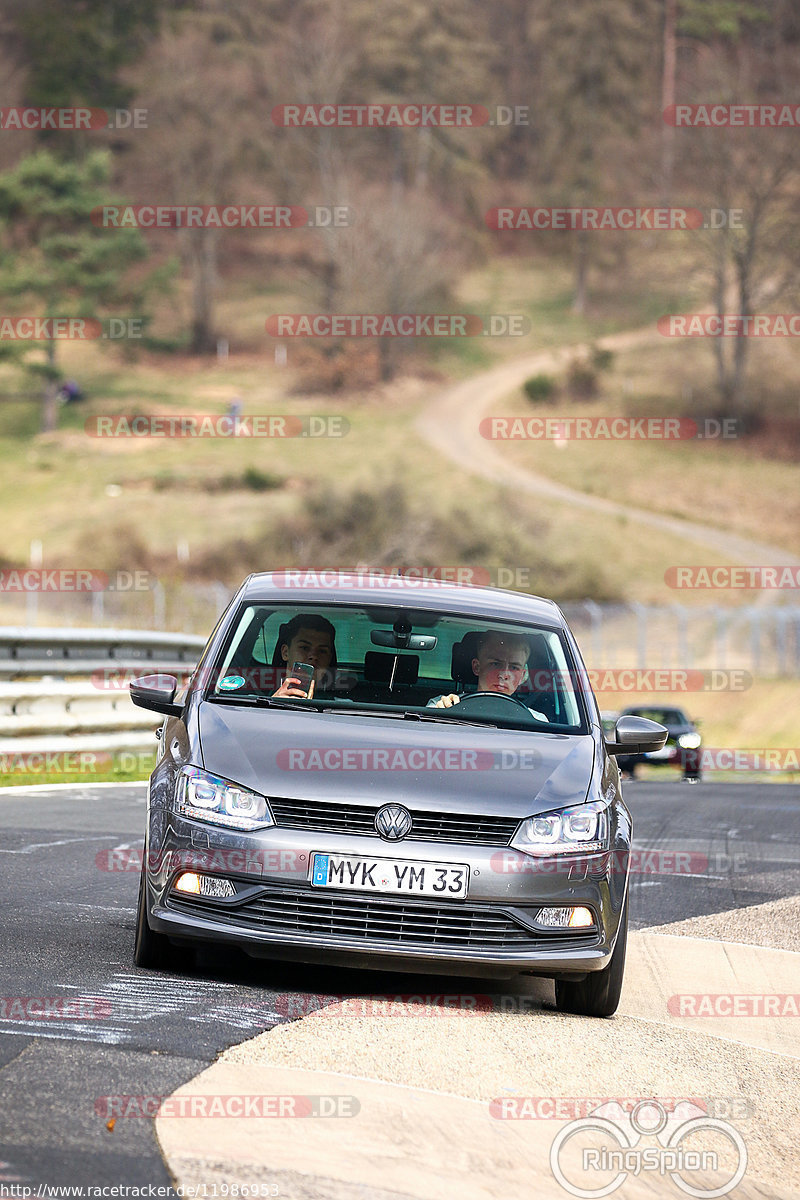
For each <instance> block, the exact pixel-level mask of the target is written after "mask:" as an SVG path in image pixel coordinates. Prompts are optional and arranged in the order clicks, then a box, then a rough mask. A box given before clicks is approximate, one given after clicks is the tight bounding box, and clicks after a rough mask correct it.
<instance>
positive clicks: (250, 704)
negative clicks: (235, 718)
mask: <svg viewBox="0 0 800 1200" xmlns="http://www.w3.org/2000/svg"><path fill="white" fill-rule="evenodd" d="M206 700H210V701H212V702H213V703H214V704H235V705H237V706H239V707H241V706H242V705H244V706H246V707H247V708H297V701H296V700H284V699H283V698H282V697H280V696H279V697H278V698H277V699H276V698H275V697H274V696H223V695H220V694H219V693H215V694H214V695H213V696H206ZM312 703H313V701H312Z"/></svg>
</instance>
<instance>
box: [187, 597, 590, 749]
mask: <svg viewBox="0 0 800 1200" xmlns="http://www.w3.org/2000/svg"><path fill="white" fill-rule="evenodd" d="M304 664H307V666H308V670H307V671H306V672H305V682H303V684H302V687H304V688H306V689H307V688H308V686H309V681H310V678H311V675H312V671H313V678H314V694H313V698H312V699H308V698H288V697H286V696H285V695H284V696H281V697H276V696H275V693H276V692H277V691H278V690H279V689H280V688H281V686H282V685H283V684H284V681H285V679H286V677H287V675H290V676H297V677H303V676H304V671H303V670H302V669H301V667H302V665H304ZM575 680H576V667H575V664H574V662H573V660H572V657H571V655H570V649H569V646H568V644H567V643H566V641H565V640H564V639H563V638H562V636H561V634H560V633H559V632H558V631H557V630H555V629H552V628H544V627H541V626H536V625H528V624H523V623H512V622H507V621H502V622H501V621H493V620H488V619H487V618H486V617H480V616H473V617H465V616H463V615H462V616H454V615H449V614H445V613H439V612H435V611H433V612H432V611H427V610H424V609H423V610H419V609H397V608H392V609H371V608H368V607H358V606H353V605H337V606H335V607H331V606H328V607H326V606H319V605H314V606H311V605H306V606H303V605H296V604H295V605H292V606H283V605H282V606H274V605H273V606H270V605H266V604H251V605H247V606H244V607H243V608H242V609H241V610H240V612H239V614H238V619H237V620H236V621H235V622H234V623H233V625H232V630H231V634H230V636H229V638H228V639H227V643H226V645H225V646H224V648H223V650H222V652H221V654H220V655H219V657H218V660H217V664H216V665H215V667H214V668H213V670H212V673H211V681H210V683H209V685H208V687H207V689H206V693H205V694H206V698H208V699H212V700H215V701H220V702H223V701H224V702H230V703H236V702H240V703H241V704H243V705H245V704H250V705H253V704H258V703H261V704H264V705H265V707H270V706H271V705H273V704H274V705H278V704H279V705H281V706H283V705H287V704H289V705H291V706H292V707H296V708H298V709H303V708H306V709H308V710H311V709H315V710H318V711H319V710H320V709H324V711H326V712H333V713H340V712H347V711H352V710H353V709H355V708H358V709H359V711H369V712H374V713H376V714H377V715H380V714H382V713H383V714H385V715H386V716H389V715H400V716H404V715H408V716H412V715H416V717H417V719H420V720H424V719H428V720H437V719H439V720H442V721H452V720H456V721H475V722H478V723H481V724H491V725H496V726H499V727H503V728H509V729H514V728H522V729H526V730H548V731H551V732H564V733H566V732H569V733H575V732H584V733H585V732H586V729H587V726H586V723H585V719H584V715H583V704H582V701H581V699H580V692H579V689H578V687H577V686H576V683H575ZM453 696H455V697H457V698H458V699H457V701H455V702H453V701H452V700H451V699H450V698H451V697H453ZM445 698H446V699H447V700H448V703H443V701H444V700H445Z"/></svg>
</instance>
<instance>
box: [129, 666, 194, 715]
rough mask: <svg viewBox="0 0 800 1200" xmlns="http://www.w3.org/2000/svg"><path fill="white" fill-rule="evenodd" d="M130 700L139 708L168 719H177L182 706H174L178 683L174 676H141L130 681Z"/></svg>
mask: <svg viewBox="0 0 800 1200" xmlns="http://www.w3.org/2000/svg"><path fill="white" fill-rule="evenodd" d="M130 689H131V700H132V701H133V703H134V704H137V705H138V706H139V708H149V709H151V710H152V711H153V712H157V713H164V714H166V716H168V717H179V716H180V715H181V713H182V712H183V705H181V704H175V693H176V692H177V690H178V681H177V679H176V678H175V676H174V675H142V676H141V678H140V679H133V680H131V684H130Z"/></svg>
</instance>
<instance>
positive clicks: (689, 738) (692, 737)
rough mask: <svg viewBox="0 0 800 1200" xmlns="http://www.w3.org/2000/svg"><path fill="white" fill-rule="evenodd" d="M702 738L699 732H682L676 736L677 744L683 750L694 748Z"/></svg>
mask: <svg viewBox="0 0 800 1200" xmlns="http://www.w3.org/2000/svg"><path fill="white" fill-rule="evenodd" d="M702 740H703V739H702V738H701V737H700V734H699V733H682V734H681V736H680V737H679V738H678V745H679V746H682V747H683V749H684V750H696V749H697V747H698V746H699V745H700V743H701V742H702Z"/></svg>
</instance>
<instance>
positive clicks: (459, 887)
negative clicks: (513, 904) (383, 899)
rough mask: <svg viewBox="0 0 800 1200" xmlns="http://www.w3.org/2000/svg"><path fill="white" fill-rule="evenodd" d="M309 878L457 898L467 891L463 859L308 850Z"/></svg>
mask: <svg viewBox="0 0 800 1200" xmlns="http://www.w3.org/2000/svg"><path fill="white" fill-rule="evenodd" d="M309 878H310V880H311V885H312V887H330V888H345V889H347V890H348V891H355V892H384V893H386V892H388V893H390V894H391V895H395V896H439V897H441V898H447V899H449V900H459V899H463V898H464V896H466V894H467V885H468V883H469V867H468V866H467V865H466V864H464V863H456V864H453V863H430V862H412V861H410V860H409V859H405V858H355V857H351V856H349V855H341V854H312V856H311V870H310V874H309Z"/></svg>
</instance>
